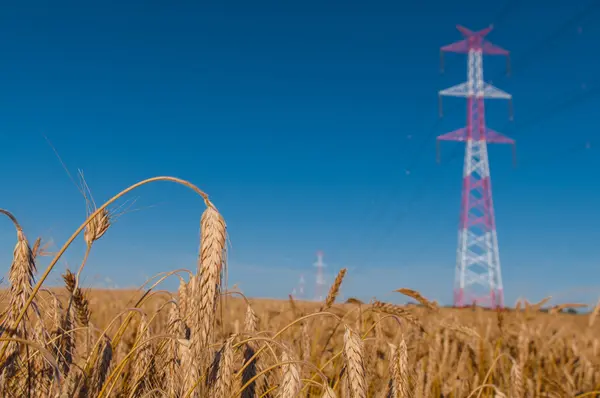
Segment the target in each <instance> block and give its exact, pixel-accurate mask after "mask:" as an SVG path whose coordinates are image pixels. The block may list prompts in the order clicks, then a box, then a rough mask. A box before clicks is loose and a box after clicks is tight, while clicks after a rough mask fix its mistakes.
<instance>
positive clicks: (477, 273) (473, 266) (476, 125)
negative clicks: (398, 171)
mask: <svg viewBox="0 0 600 398" xmlns="http://www.w3.org/2000/svg"><path fill="white" fill-rule="evenodd" d="M457 29H458V30H459V31H460V32H461V33H462V35H463V37H464V39H463V40H460V41H458V42H455V43H452V44H449V45H447V46H444V47H442V48H441V51H442V54H443V52H454V53H460V54H467V56H468V63H467V69H468V72H467V81H466V82H465V83H461V84H459V85H456V86H453V87H450V88H448V89H446V90H442V91H440V92H439V95H440V99H441V97H442V96H452V97H464V98H466V99H467V126H466V127H464V128H461V129H458V130H455V131H453V132H450V133H447V134H443V135H441V136H439V137H438V138H437V139H438V144H439V141H459V142H465V143H466V151H465V160H464V171H463V183H462V201H461V212H460V223H459V230H458V250H457V256H456V257H457V258H456V271H455V281H454V305H455V306H457V307H462V306H465V305H470V304H472V303H474V302H476V303H477V304H479V305H487V306H490V307H492V308H497V307H503V306H504V293H503V287H502V275H501V270H500V255H499V251H498V236H497V233H496V221H495V217H494V205H493V200H492V184H491V179H490V166H489V162H488V152H487V144H488V143H499V144H513V146H514V140H512V139H510V138H508V137H506V136H504V135H502V134H500V133H498V132H496V131H493V130H491V129H489V128H487V127H486V124H485V106H484V99H486V98H490V99H506V100H509V101H510V100H512V96H511V95H510V94H508V93H506V92H504V91H502V90H500V89H498V88H496V87H494V86H492V85H491V84H488V83H485V82H484V80H483V54H489V55H504V56H507V57H508V55H509V52H508V51H506V50H505V49H503V48H500V47H498V46H496V45H494V44H492V43H490V42H489V41H487V40H485V36H486V35H487V34H488V33H490V31H491V30H492V27H491V26H490V27H489V28H486V29H483V30H481V31H478V32H473V31H471V30H469V29H467V28H465V27H462V26H457ZM440 105H441V101H440ZM440 113H441V109H440Z"/></svg>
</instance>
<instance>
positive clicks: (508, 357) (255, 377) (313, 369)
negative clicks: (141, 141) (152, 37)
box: [0, 177, 600, 398]
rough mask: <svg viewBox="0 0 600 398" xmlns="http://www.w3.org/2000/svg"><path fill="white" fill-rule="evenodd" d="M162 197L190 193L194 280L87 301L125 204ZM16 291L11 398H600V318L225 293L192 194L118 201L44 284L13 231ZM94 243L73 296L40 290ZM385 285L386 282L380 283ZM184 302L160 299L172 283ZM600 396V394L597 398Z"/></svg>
mask: <svg viewBox="0 0 600 398" xmlns="http://www.w3.org/2000/svg"><path fill="white" fill-rule="evenodd" d="M158 181H170V182H173V183H177V184H181V185H184V186H187V187H188V188H190V189H191V190H193V191H194V192H195V193H197V194H198V195H199V196H200V197H201V198H202V200H203V202H204V204H205V209H204V210H203V211H202V210H199V214H200V213H201V217H200V228H201V231H200V236H201V239H200V244H199V246H200V250H199V257H198V264H197V266H196V267H195V268H194V269H191V270H177V271H167V272H165V273H163V274H160V275H157V276H156V277H154V278H152V279H151V280H149V281H148V282H147V283H146V284H145V285H144V286H142V287H140V289H139V290H135V291H133V290H129V291H120V290H101V289H83V288H82V287H81V286H79V275H80V274H81V270H82V269H83V268H84V266H85V262H86V259H87V256H88V254H89V253H90V252H91V250H93V247H94V243H95V242H96V241H98V240H99V239H101V238H102V236H103V235H104V234H106V233H110V227H111V219H112V213H111V212H110V211H109V210H108V208H109V206H110V205H112V204H113V203H114V202H115V201H116V200H118V199H119V198H121V197H122V196H123V195H125V194H127V193H129V192H130V191H132V190H134V189H136V188H137V187H139V186H141V185H145V184H149V183H154V182H158ZM0 213H2V215H4V216H6V217H8V218H9V219H10V220H11V221H12V222H13V224H14V228H15V230H16V246H15V249H14V254H13V261H12V264H11V267H10V271H9V276H8V283H9V288H8V289H7V290H5V291H4V292H2V301H1V302H2V329H1V332H0V333H2V335H1V338H0V340H1V342H0V347H1V348H0V358H1V363H2V367H1V370H0V393H1V396H2V397H60V398H63V397H64V398H70V397H195V398H196V397H201V398H204V397H206V398H209V397H215V398H226V397H244V398H245V397H247V398H255V397H256V398H257V397H278V398H293V397H327V398H332V397H343V398H346V397H347V398H366V397H392V398H407V397H415V398H424V397H436V398H437V397H513V398H521V397H584V396H585V397H597V396H600V368H599V366H600V344H599V342H598V334H599V333H598V332H599V331H600V330H599V327H598V323H597V322H595V320H596V317H597V314H598V311H599V310H598V307H596V308H595V309H594V310H593V311H592V312H590V314H586V315H572V314H566V313H564V311H563V310H565V309H567V308H572V307H578V305H577V304H568V303H567V304H564V305H561V306H555V307H553V308H550V309H549V310H548V311H545V312H542V311H540V310H541V309H542V307H544V306H545V305H546V303H547V300H543V301H542V302H539V303H537V304H530V303H527V302H523V303H519V304H518V305H517V307H516V308H513V309H510V310H504V311H487V310H484V309H481V308H478V307H473V308H464V309H449V308H441V307H439V306H438V304H437V303H435V302H431V301H429V300H428V299H427V298H425V297H423V296H422V295H421V294H420V293H419V292H416V291H413V290H410V289H409V288H407V287H404V286H402V281H398V288H399V289H398V292H397V294H399V295H404V296H406V297H408V298H410V299H411V300H413V301H414V302H418V303H419V305H410V306H397V305H394V304H391V303H385V302H380V301H376V300H373V301H372V302H369V303H363V302H360V301H359V300H356V299H348V300H347V302H345V303H338V302H336V296H337V293H338V291H339V289H340V286H341V285H342V284H343V280H344V276H345V274H346V270H345V269H342V270H341V271H340V273H339V274H338V275H337V278H336V280H335V282H334V283H333V284H332V286H331V287H330V290H329V294H328V295H327V297H326V299H325V300H324V301H323V302H322V303H315V302H294V300H293V299H291V298H290V299H289V300H287V301H283V300H280V301H278V300H261V299H253V298H247V297H245V296H244V295H243V292H240V291H237V290H231V291H228V290H227V289H225V287H224V286H223V280H224V275H225V273H226V266H227V263H226V241H227V234H226V225H225V220H224V218H223V217H222V216H221V214H220V213H219V212H218V210H217V208H216V207H215V205H214V204H213V203H212V202H211V201H210V200H209V198H208V196H207V195H206V194H205V193H204V192H202V191H201V190H200V189H198V188H197V187H195V186H194V185H193V184H191V183H189V182H187V181H184V180H180V179H177V178H172V177H155V178H152V179H149V180H145V181H142V182H140V183H138V184H135V185H133V186H131V187H129V188H127V189H126V190H124V191H122V192H121V193H119V194H118V195H116V196H115V197H113V198H112V199H111V200H109V201H108V202H106V203H105V204H104V205H103V206H101V207H98V208H96V207H95V205H94V206H91V207H90V210H89V214H88V218H87V219H86V220H85V222H84V223H83V224H82V225H81V226H80V228H79V229H78V230H77V231H75V233H74V234H73V236H72V237H71V239H69V241H67V242H66V243H65V245H64V246H63V247H62V248H61V249H60V250H59V252H58V253H57V254H56V255H54V257H53V259H52V261H51V262H50V264H49V266H48V267H47V268H46V269H44V270H43V271H42V270H39V271H38V270H37V269H36V259H37V258H38V257H39V256H40V255H41V251H42V249H41V247H42V245H41V242H40V240H39V239H38V240H36V241H34V243H33V244H30V242H29V241H28V239H27V237H26V234H25V231H23V229H22V228H21V226H20V225H19V223H18V219H17V217H16V216H15V215H13V214H11V213H10V212H9V211H7V210H1V209H0ZM82 232H83V236H84V242H85V244H86V249H87V250H86V254H85V256H84V258H83V259H82V263H81V266H80V267H79V268H78V269H76V270H68V271H66V272H65V273H64V274H63V280H64V287H62V288H46V287H45V285H44V283H45V281H46V278H47V277H48V275H49V273H50V272H51V271H52V269H53V268H54V266H55V265H56V263H57V262H58V261H59V259H60V257H61V255H62V254H63V253H64V252H65V251H66V250H67V249H68V247H69V245H70V244H71V243H72V242H73V240H74V239H75V237H76V236H77V235H78V234H80V233H82ZM382 277H385V276H384V275H382ZM173 278H175V279H178V280H179V289H178V291H176V292H169V291H165V290H162V289H161V283H163V282H164V281H165V280H166V279H173ZM597 391H599V392H597Z"/></svg>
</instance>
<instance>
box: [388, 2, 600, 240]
mask: <svg viewBox="0 0 600 398" xmlns="http://www.w3.org/2000/svg"><path fill="white" fill-rule="evenodd" d="M509 5H510V3H509ZM599 5H600V1H597V0H595V1H592V2H591V3H590V4H588V6H587V7H586V8H585V9H584V10H583V11H581V12H579V13H577V14H576V15H575V16H573V17H572V18H570V19H569V20H568V21H567V22H565V23H563V24H561V25H560V26H559V27H558V28H557V29H555V30H554V31H552V33H551V34H550V35H549V36H548V37H547V38H545V39H543V40H541V41H539V42H537V43H536V44H535V45H534V46H532V47H531V48H530V49H529V50H528V51H525V52H524V54H525V55H524V57H523V59H525V61H522V62H520V63H518V64H517V65H520V67H521V68H523V67H525V66H526V65H528V63H529V62H531V60H532V59H533V58H528V57H527V54H530V53H534V52H536V51H537V48H538V47H541V46H544V45H546V44H548V43H549V42H551V41H553V40H556V38H558V37H560V35H561V34H563V33H564V32H566V31H568V28H569V27H571V26H573V25H574V24H575V23H577V22H578V21H580V20H581V19H582V18H585V17H586V16H587V15H588V14H589V13H590V12H591V11H593V10H594V9H595V8H597V7H598V6H599ZM507 7H508V6H507ZM512 7H514V4H512ZM503 10H504V9H503ZM500 14H502V13H500ZM590 91H591V90H590ZM586 94H587V95H586V96H585V97H589V96H592V94H591V93H586ZM577 98H578V99H573V100H572V101H568V102H565V103H561V104H560V105H559V106H560V107H562V108H565V109H566V108H568V107H571V106H572V105H574V104H576V103H578V102H581V99H580V98H579V97H577ZM571 102H572V104H571ZM555 108H556V107H554V108H553V109H555ZM440 124H441V120H440V119H436V121H435V122H434V124H433V126H432V128H431V129H430V130H429V133H428V134H427V137H426V139H425V140H423V141H422V143H421V146H420V148H419V150H418V151H417V155H416V156H415V158H414V159H413V161H412V162H411V163H410V165H416V164H417V163H418V161H419V160H420V158H421V156H422V155H423V153H424V150H425V148H426V147H427V145H428V142H429V141H430V140H431V139H432V136H433V135H434V134H435V133H436V132H437V129H438V127H439V125H440ZM459 151H460V150H459V149H458V148H457V150H455V152H454V153H453V155H452V156H456V155H457V154H459V153H460V152H459ZM413 169H414V167H409V168H407V170H408V171H410V172H412V170H413ZM424 185H425V184H421V185H419V186H418V187H417V189H416V191H415V193H414V194H413V196H412V198H411V199H410V200H409V202H408V206H407V208H410V206H411V205H412V204H413V203H414V202H415V201H416V200H417V199H420V198H421V197H422V196H423V192H422V191H423V188H424ZM377 210H381V208H378V209H377ZM378 213H379V216H381V215H383V213H385V211H383V212H382V211H379V212H378ZM405 214H406V213H401V214H400V215H399V216H398V217H397V218H396V222H394V224H393V225H395V226H396V227H397V223H398V222H399V221H400V220H401V219H402V217H403V216H404V215H405ZM377 218H379V217H377ZM393 228H394V227H392V228H391V229H392V230H393ZM381 242H382V240H378V243H379V244H381Z"/></svg>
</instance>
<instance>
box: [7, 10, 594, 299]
mask: <svg viewBox="0 0 600 398" xmlns="http://www.w3.org/2000/svg"><path fill="white" fill-rule="evenodd" d="M593 3H595V4H596V5H597V6H595V7H590V6H589V4H591V2H590V1H571V2H566V1H547V0H545V1H542V0H529V1H528V0H522V1H509V2H507V1H506V0H502V1H494V2H491V1H485V2H484V1H476V0H469V1H466V0H465V1H441V0H435V1H434V0H426V1H419V2H399V1H383V0H372V1H354V0H350V1H330V0H318V1H317V0H304V1H295V2H291V1H275V0H272V1H265V0H255V1H222V2H217V1H178V2H171V1H118V2H117V1H102V2H93V3H92V2H75V1H68V2H67V1H58V2H48V1H46V2H44V1H39V0H31V1H23V2H12V3H11V4H8V3H7V4H5V6H3V9H2V13H0V54H1V61H0V135H1V136H2V143H3V145H2V146H1V147H0V170H1V172H0V175H1V179H2V187H3V189H2V191H1V194H0V204H1V205H0V207H3V208H7V209H9V210H11V211H13V212H14V213H15V215H16V216H17V217H18V218H19V220H20V221H21V223H22V224H23V226H24V228H25V232H26V233H27V235H28V237H29V239H30V240H31V241H32V242H33V241H34V240H35V238H36V237H37V236H41V237H42V238H43V239H45V240H50V239H52V241H53V242H55V245H54V246H53V247H51V249H53V250H56V248H57V245H62V243H63V242H64V241H65V240H66V239H67V238H68V237H69V236H70V234H71V233H72V232H73V231H74V230H75V229H76V227H77V226H78V225H79V224H80V223H81V222H82V221H83V219H84V216H85V207H84V202H83V199H82V197H81V195H80V194H79V193H78V192H77V189H76V188H75V186H74V185H73V183H72V182H71V181H70V180H69V178H68V176H67V175H66V173H65V171H64V169H63V168H62V166H61V164H60V162H59V161H58V159H57V157H56V155H55V154H54V152H53V150H52V148H51V147H50V146H49V144H48V143H47V142H46V140H45V139H44V135H45V136H47V137H48V138H49V140H50V141H51V142H52V144H53V145H54V147H56V150H57V151H58V153H59V154H60V156H61V157H62V159H63V161H64V162H65V164H66V165H67V167H68V168H69V170H71V172H72V173H74V174H75V173H76V171H77V169H83V170H84V172H85V175H86V179H87V182H88V184H89V185H90V188H91V190H92V192H93V194H94V197H95V199H96V201H98V202H102V201H104V200H106V199H108V198H109V197H110V196H112V195H113V194H115V193H116V192H118V191H119V190H121V189H123V188H125V187H127V186H128V185H130V184H132V183H135V182H137V181H139V180H141V179H144V178H147V177H152V176H156V175H173V176H177V177H181V178H184V179H188V180H190V181H192V182H193V183H195V184H197V185H198V186H200V187H201V188H202V189H204V190H206V191H207V192H208V193H209V194H210V196H211V198H212V200H213V201H214V203H215V204H216V205H217V207H218V208H219V209H220V211H221V212H222V214H223V215H224V217H225V219H226V220H227V222H228V227H229V234H230V239H231V243H232V246H231V250H230V261H229V282H230V284H234V283H237V284H238V286H239V287H240V288H241V289H242V290H243V291H244V292H245V293H247V294H248V295H250V296H266V297H282V298H283V297H286V296H287V294H288V293H290V292H291V290H292V289H293V287H294V286H295V284H296V283H297V281H298V279H299V276H300V274H304V275H305V278H306V280H307V285H308V290H309V291H310V290H311V289H310V287H311V286H312V284H313V281H314V269H313V267H312V263H313V262H314V261H315V252H316V251H317V250H323V251H324V252H325V262H326V263H327V264H328V268H327V271H328V274H327V277H328V279H329V281H331V279H332V275H333V274H335V272H337V270H338V269H339V268H340V267H342V266H345V267H348V268H349V274H348V278H347V281H346V284H345V285H344V288H343V295H344V296H345V297H349V296H355V297H359V298H362V299H365V300H368V299H370V298H371V297H373V296H377V297H378V298H380V299H384V300H399V298H398V297H397V296H396V295H395V294H391V293H390V291H392V290H394V289H397V288H399V287H411V288H415V289H419V290H421V291H422V292H423V294H425V295H426V296H429V297H430V298H432V299H437V300H440V301H441V302H444V303H448V302H449V301H450V299H451V297H452V283H453V274H454V262H455V250H456V243H457V242H456V235H457V234H456V229H457V224H458V211H459V201H460V185H461V184H460V183H461V181H460V179H461V173H462V170H461V168H462V162H461V157H462V155H463V150H462V147H461V144H458V143H446V144H444V145H443V147H442V163H441V164H437V163H436V162H435V136H436V135H439V134H442V133H445V132H447V131H451V130H454V129H456V128H459V127H462V126H463V125H464V123H465V104H464V101H461V100H460V99H449V100H448V101H447V102H446V106H445V117H444V118H443V119H442V120H441V121H439V120H438V113H437V112H438V110H437V91H438V90H440V89H443V88H446V87H449V86H452V85H454V84H457V83H460V82H462V81H464V80H465V76H466V69H465V68H466V59H465V57H464V56H461V55H455V54H450V55H448V56H446V60H445V61H446V62H445V64H446V72H445V74H443V75H441V74H440V72H439V69H440V66H439V47H440V46H442V45H445V44H449V43H451V42H453V41H456V40H459V39H460V38H461V36H460V34H459V32H458V31H457V30H456V29H455V25H456V24H463V25H465V26H467V27H470V28H472V29H482V28H484V27H486V26H487V25H489V24H490V23H494V26H495V30H494V31H493V32H492V33H491V34H490V35H489V36H488V38H489V40H491V41H492V42H493V43H495V44H498V45H500V46H502V47H504V48H506V49H508V50H510V51H511V52H512V56H511V58H512V75H511V76H510V77H509V78H507V77H506V76H505V74H504V68H505V61H504V60H503V59H499V58H495V57H487V58H485V61H484V65H485V73H486V80H492V81H493V84H494V85H496V86H498V87H499V88H501V89H503V90H505V91H508V92H510V93H512V94H513V95H514V113H515V121H514V122H513V123H509V122H508V113H507V105H506V103H491V104H489V105H488V112H487V121H488V125H489V126H490V127H491V128H493V129H496V130H498V131H500V132H503V133H505V134H507V135H509V136H511V137H513V138H515V139H516V140H517V143H518V146H517V150H518V158H519V167H517V168H513V167H512V164H511V151H510V148H508V147H505V146H497V147H493V148H491V149H490V156H491V170H492V180H493V187H494V195H495V205H496V215H497V225H498V234H499V243H500V251H501V253H500V255H501V261H502V270H503V276H504V284H505V291H506V298H507V302H508V303H509V304H512V303H513V302H514V300H515V299H516V298H517V297H518V296H520V295H525V296H526V297H527V298H529V299H531V300H537V299H541V298H542V297H544V296H546V295H550V294H554V295H555V296H556V299H557V300H559V301H564V300H567V299H568V300H587V301H595V299H596V298H597V296H598V295H600V248H599V247H600V246H599V245H598V242H599V238H600V234H599V225H600V212H599V211H598V203H599V202H600V183H599V182H598V181H599V180H598V172H599V171H600V157H599V156H598V145H600V143H599V142H598V140H597V137H598V130H599V127H600V122H599V121H598V117H597V115H598V107H599V105H600V96H599V95H598V94H600V79H599V78H598V70H600V58H598V42H599V39H600V23H598V21H599V20H600V9H599V8H600V7H599V6H598V5H599V4H600V3H598V2H597V1H595V2H593ZM587 143H589V144H590V145H591V147H590V148H589V149H586V144H587ZM129 198H130V199H137V201H136V202H135V204H134V206H133V208H134V209H138V211H135V212H130V213H127V214H125V215H123V216H122V217H120V218H119V219H118V221H117V222H116V223H115V225H114V226H113V227H112V228H111V229H110V230H109V232H108V233H107V234H106V235H105V237H103V238H102V239H101V241H99V242H98V244H97V245H96V246H95V247H94V250H93V253H92V255H91V258H90V260H89V263H88V266H87V270H86V273H85V275H86V278H85V281H84V283H83V284H84V286H93V285H99V284H100V285H101V284H105V285H106V284H108V285H111V286H113V285H117V286H119V287H127V286H137V285H139V284H141V283H142V282H143V281H144V280H145V278H146V277H147V276H151V275H154V274H156V273H157V272H161V271H168V270H173V269H176V268H180V267H185V268H192V269H193V268H195V262H196V253H197V250H198V249H197V247H198V227H199V217H200V214H201V212H202V210H203V207H202V203H201V201H199V199H198V198H197V197H195V196H194V194H193V193H191V192H190V191H188V190H187V189H185V188H182V187H178V186H175V185H173V184H168V183H159V184H155V185H152V186H148V187H145V188H143V189H140V190H138V191H136V192H135V193H134V194H132V195H131V196H130V197H129ZM0 238H1V239H0V253H1V254H0V255H1V257H0V260H1V263H2V264H3V265H2V271H3V272H6V271H7V270H8V266H9V264H10V260H11V255H12V247H13V245H14V241H15V236H14V231H13V230H12V229H11V226H10V224H9V223H8V222H6V221H5V223H4V227H2V228H1V229H0ZM82 249H83V244H82V241H80V240H78V241H76V243H75V245H74V246H73V247H72V249H71V250H69V251H68V252H67V254H66V255H65V256H64V259H63V261H61V263H60V264H59V265H58V267H57V271H61V272H62V271H63V270H64V268H65V267H66V266H67V265H68V266H70V267H72V268H76V267H77V264H78V262H79V261H80V259H81V255H82V252H83V250H82ZM46 263H47V259H44V260H43V261H42V262H41V264H40V268H43V266H44V265H45V264H46ZM58 277H59V276H58V274H57V273H53V274H52V276H51V277H50V282H51V283H56V282H57V281H58ZM173 286H174V284H173V283H170V284H169V283H167V284H166V285H165V287H167V288H169V287H173Z"/></svg>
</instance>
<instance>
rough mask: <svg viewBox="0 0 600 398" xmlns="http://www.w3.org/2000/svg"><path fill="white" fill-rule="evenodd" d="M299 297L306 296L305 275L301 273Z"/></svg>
mask: <svg viewBox="0 0 600 398" xmlns="http://www.w3.org/2000/svg"><path fill="white" fill-rule="evenodd" d="M298 298H301V299H303V298H305V297H304V275H300V282H299V283H298Z"/></svg>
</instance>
